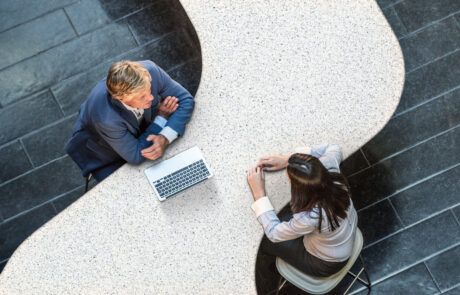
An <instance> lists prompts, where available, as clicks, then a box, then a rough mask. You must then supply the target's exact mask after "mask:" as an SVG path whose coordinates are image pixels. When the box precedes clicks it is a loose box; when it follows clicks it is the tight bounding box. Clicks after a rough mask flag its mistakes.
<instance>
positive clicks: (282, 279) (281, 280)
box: [276, 276, 287, 295]
mask: <svg viewBox="0 0 460 295" xmlns="http://www.w3.org/2000/svg"><path fill="white" fill-rule="evenodd" d="M286 282H287V280H286V279H285V278H283V276H280V281H279V282H278V287H277V288H276V295H278V294H279V293H280V291H281V289H282V288H283V287H284V285H285V284H286Z"/></svg>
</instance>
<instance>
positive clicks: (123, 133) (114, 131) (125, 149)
mask: <svg viewBox="0 0 460 295" xmlns="http://www.w3.org/2000/svg"><path fill="white" fill-rule="evenodd" d="M96 130H97V132H98V133H99V135H100V136H101V137H102V138H103V139H104V140H105V141H106V142H107V143H108V144H109V145H110V146H111V147H112V149H113V150H114V151H115V152H117V153H118V154H119V155H120V156H121V157H122V158H123V159H124V160H125V161H126V162H128V163H131V164H140V163H142V161H144V160H145V158H144V157H143V156H142V155H141V151H142V150H143V149H145V148H147V147H149V146H151V145H152V142H151V141H147V140H146V138H147V136H148V135H150V134H155V135H158V134H159V133H160V131H161V127H160V126H158V125H157V124H154V123H152V124H150V125H149V127H147V129H146V130H145V132H144V133H142V134H141V135H140V136H139V137H138V138H136V137H134V135H133V134H131V133H130V132H129V131H128V129H127V128H126V126H124V125H123V123H119V124H113V123H110V124H109V123H105V122H98V123H96Z"/></svg>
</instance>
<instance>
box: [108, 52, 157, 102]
mask: <svg viewBox="0 0 460 295" xmlns="http://www.w3.org/2000/svg"><path fill="white" fill-rule="evenodd" d="M151 80H152V77H151V76H150V74H149V72H148V71H147V70H146V69H145V68H144V67H143V66H142V65H141V64H140V63H138V62H132V61H129V60H123V61H119V62H116V63H114V64H113V65H112V66H111V67H110V69H109V74H108V75H107V82H106V85H107V90H108V91H109V93H110V95H112V97H113V98H115V99H118V100H119V101H121V102H123V103H125V104H127V105H130V106H132V107H135V108H140V109H148V108H149V107H150V106H151V105H152V100H153V96H152V94H151V92H150V81H151Z"/></svg>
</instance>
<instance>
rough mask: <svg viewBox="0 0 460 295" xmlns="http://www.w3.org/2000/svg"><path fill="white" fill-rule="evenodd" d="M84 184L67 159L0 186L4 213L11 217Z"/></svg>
mask: <svg viewBox="0 0 460 295" xmlns="http://www.w3.org/2000/svg"><path fill="white" fill-rule="evenodd" d="M82 184H84V179H83V177H82V176H81V171H80V169H79V168H78V166H77V165H76V164H75V163H74V162H73V161H72V160H71V159H70V158H69V157H67V156H66V157H64V158H62V159H59V160H56V161H54V162H52V163H50V164H48V165H45V166H43V167H40V168H38V169H36V170H34V171H32V172H31V173H29V174H27V175H24V176H22V177H20V178H18V179H16V180H14V181H12V182H9V183H7V184H5V185H3V186H0V212H1V214H2V216H3V218H5V219H6V218H10V217H12V216H14V215H17V214H19V213H21V212H23V211H24V210H28V209H30V208H32V207H34V206H38V205H40V204H42V203H43V202H46V201H48V200H50V199H52V198H54V197H56V196H58V195H60V194H63V193H66V192H68V191H70V190H72V189H75V188H76V187H78V186H81V185H82Z"/></svg>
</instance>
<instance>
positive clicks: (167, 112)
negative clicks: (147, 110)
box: [158, 96, 179, 120]
mask: <svg viewBox="0 0 460 295" xmlns="http://www.w3.org/2000/svg"><path fill="white" fill-rule="evenodd" d="M178 101H179V100H178V99H177V98H176V97H174V96H168V97H166V98H165V100H163V102H162V103H160V106H159V107H158V115H159V116H162V117H163V118H165V119H166V120H168V119H169V116H171V114H172V113H174V112H175V111H176V110H177V108H178V107H179V104H178V103H177V102H178Z"/></svg>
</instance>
